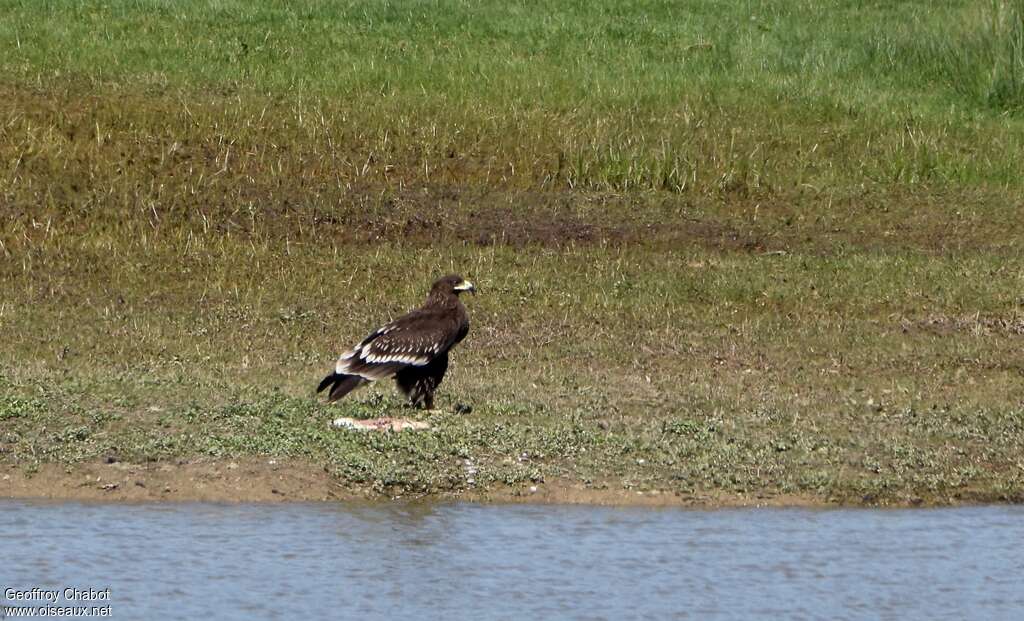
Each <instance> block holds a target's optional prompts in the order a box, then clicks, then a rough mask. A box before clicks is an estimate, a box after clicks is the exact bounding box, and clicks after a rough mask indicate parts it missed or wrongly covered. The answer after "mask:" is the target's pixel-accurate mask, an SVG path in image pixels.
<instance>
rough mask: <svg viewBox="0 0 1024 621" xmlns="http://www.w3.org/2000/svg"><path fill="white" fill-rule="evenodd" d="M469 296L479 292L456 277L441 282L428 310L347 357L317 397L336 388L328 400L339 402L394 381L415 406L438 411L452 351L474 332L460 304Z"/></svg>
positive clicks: (375, 336) (366, 341)
mask: <svg viewBox="0 0 1024 621" xmlns="http://www.w3.org/2000/svg"><path fill="white" fill-rule="evenodd" d="M463 291H469V292H471V293H476V288H475V287H473V283H471V282H469V281H468V280H466V279H464V278H462V277H461V276H456V275H454V274H453V275H451V276H445V277H443V278H439V279H438V280H437V281H435V282H434V285H433V286H432V287H431V288H430V293H429V294H428V295H427V301H426V302H425V303H424V304H423V306H421V307H420V308H417V309H416V310H414V311H411V312H409V313H407V314H405V315H402V316H401V317H399V318H398V319H396V320H394V321H392V322H391V323H389V324H387V325H386V326H383V327H381V328H378V329H376V330H374V331H373V333H372V334H370V336H368V337H366V338H365V339H363V341H362V342H361V343H359V344H358V345H356V346H355V347H353V348H352V349H350V350H349V351H347V352H345V353H344V354H342V355H341V357H340V358H338V362H337V364H336V365H335V367H334V372H333V373H331V374H330V375H328V376H327V377H325V378H324V379H323V381H321V382H320V386H319V387H318V388H317V389H316V391H317V392H321V391H323V390H324V389H326V388H328V387H330V391H329V392H328V393H327V394H328V397H327V400H328V401H337V400H338V399H341V398H342V397H344V396H345V395H347V394H348V393H350V392H352V391H353V390H355V389H356V388H358V387H359V386H362V385H363V384H365V383H366V382H372V381H376V380H382V379H389V378H394V380H395V383H396V384H397V385H398V389H399V390H401V391H402V394H404V395H405V396H406V397H408V398H409V401H410V403H412V405H414V406H415V407H418V408H426V409H428V410H430V409H433V408H434V390H436V389H437V386H438V385H439V384H440V383H441V380H442V379H443V378H444V373H445V371H447V370H448V350H450V349H451V348H452V347H454V346H455V345H456V344H457V343H458V342H459V341H461V340H462V339H464V338H466V333H467V332H469V316H468V315H467V314H466V307H465V306H463V305H462V301H461V300H459V294H460V293H461V292H463Z"/></svg>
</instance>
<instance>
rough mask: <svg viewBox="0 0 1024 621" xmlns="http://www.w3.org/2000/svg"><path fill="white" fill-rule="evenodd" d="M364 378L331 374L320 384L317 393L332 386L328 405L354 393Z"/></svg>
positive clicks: (344, 374)
mask: <svg viewBox="0 0 1024 621" xmlns="http://www.w3.org/2000/svg"><path fill="white" fill-rule="evenodd" d="M365 381H366V380H364V379H363V378H361V377H359V376H358V375H348V374H346V373H331V374H330V375H328V376H327V377H325V378H324V379H323V381H321V382H320V385H319V386H317V387H316V391H317V392H322V391H323V390H324V389H325V388H327V387H328V386H330V388H331V390H330V391H329V392H328V393H327V401H328V403H329V402H331V401H337V400H338V399H341V398H342V397H344V396H345V395H347V394H348V393H350V392H352V391H353V390H355V389H356V388H358V387H359V386H360V385H362V383H363V382H365Z"/></svg>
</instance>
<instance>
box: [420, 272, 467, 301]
mask: <svg viewBox="0 0 1024 621" xmlns="http://www.w3.org/2000/svg"><path fill="white" fill-rule="evenodd" d="M463 291H469V292H470V293H473V294H475V293H476V287H474V286H473V283H471V282H469V281H468V280H466V279H465V278H463V277H462V276H459V275H457V274H450V275H448V276H444V277H442V278H438V279H437V280H435V281H434V286H432V287H431V288H430V295H431V297H434V296H448V295H458V294H460V293H462V292H463Z"/></svg>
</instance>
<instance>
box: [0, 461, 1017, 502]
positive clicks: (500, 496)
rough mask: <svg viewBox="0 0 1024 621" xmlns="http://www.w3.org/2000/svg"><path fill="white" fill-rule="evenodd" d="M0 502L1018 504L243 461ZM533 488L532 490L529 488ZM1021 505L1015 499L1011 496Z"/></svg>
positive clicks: (28, 483) (107, 467) (157, 466)
mask: <svg viewBox="0 0 1024 621" xmlns="http://www.w3.org/2000/svg"><path fill="white" fill-rule="evenodd" d="M0 472H2V474H0V499H4V500H38V501H54V502H111V503H151V502H168V503H177V502H218V503H249V502H255V503H286V502H360V503H380V502H393V501H406V502H440V503H445V502H472V503H481V504H496V505H497V504H537V505H586V506H605V507H647V508H669V507H674V508H686V509H706V510H715V509H737V508H768V507H771V508H804V509H841V508H845V509H850V508H875V509H900V508H933V509H934V508H950V507H963V506H978V505H1007V504H1017V503H1016V502H1014V501H1013V500H1012V499H1006V498H998V497H995V496H992V497H989V496H987V495H985V494H984V493H977V492H975V493H970V494H969V497H966V498H963V497H956V498H932V499H924V498H916V497H915V498H910V499H907V500H904V501H899V500H897V501H892V500H891V499H890V500H886V501H885V502H881V503H879V502H872V501H871V500H870V499H867V500H862V501H860V502H857V501H855V500H850V499H831V498H827V497H824V496H816V495H810V494H802V495H801V494H774V493H771V492H765V491H761V492H758V493H751V494H735V493H723V492H716V491H706V492H701V493H694V494H682V493H677V492H671V491H662V490H630V489H623V488H621V487H612V486H611V485H605V486H603V487H588V486H585V485H582V484H580V483H574V482H571V481H565V480H554V481H548V482H543V483H537V484H536V485H532V486H521V487H511V486H498V487H495V488H484V489H471V490H461V491H440V492H432V493H404V494H399V495H394V496H392V495H388V494H381V493H378V492H376V491H374V490H372V489H370V488H368V487H359V486H348V487H346V486H344V485H343V484H342V483H340V482H339V481H338V480H337V479H336V478H335V477H333V476H332V475H331V474H329V473H328V472H326V471H325V470H324V469H323V468H322V467H318V466H316V465H315V464H312V463H308V462H302V461H285V460H273V459H253V458H249V459H244V460H231V461H216V460H192V461H186V460H178V461H176V462H153V463H148V464H132V463H121V462H115V463H78V464H70V465H65V464H56V463H47V464H42V465H41V466H40V467H39V469H38V470H37V471H36V472H34V473H26V472H25V471H24V470H23V469H22V468H20V467H18V466H15V465H13V464H7V465H6V467H3V468H0ZM531 490H532V491H531ZM1017 502H1019V501H1017Z"/></svg>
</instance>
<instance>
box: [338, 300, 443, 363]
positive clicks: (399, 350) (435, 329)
mask: <svg viewBox="0 0 1024 621" xmlns="http://www.w3.org/2000/svg"><path fill="white" fill-rule="evenodd" d="M453 328H454V326H453V325H452V322H451V321H450V320H449V319H448V318H446V317H445V316H444V315H443V314H441V313H437V312H429V311H424V310H419V311H413V312H411V313H409V314H408V315H405V316H403V317H399V318H398V319H396V320H395V321H393V322H391V323H389V324H388V325H386V326H383V327H381V328H378V329H377V330H375V331H374V332H373V333H372V334H370V336H368V337H366V338H365V339H363V341H362V342H361V343H359V344H358V345H356V346H355V347H353V348H352V349H350V350H349V351H347V352H345V353H344V354H342V355H341V357H340V358H338V363H337V365H336V366H335V371H336V372H337V373H346V374H349V375H359V376H361V377H363V378H365V379H369V380H380V379H385V378H388V377H391V376H393V375H394V374H395V373H397V372H398V371H400V370H401V369H403V368H407V367H410V366H415V367H423V366H427V365H428V364H430V362H431V361H432V360H433V359H434V358H436V357H437V356H438V355H440V354H442V353H444V352H447V351H448V349H449V348H450V347H451V345H452V343H453V341H454V339H455V338H456V337H457V334H455V332H456V331H457V330H455V329H453Z"/></svg>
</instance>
